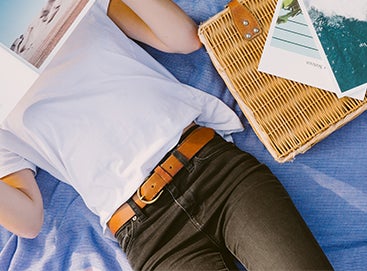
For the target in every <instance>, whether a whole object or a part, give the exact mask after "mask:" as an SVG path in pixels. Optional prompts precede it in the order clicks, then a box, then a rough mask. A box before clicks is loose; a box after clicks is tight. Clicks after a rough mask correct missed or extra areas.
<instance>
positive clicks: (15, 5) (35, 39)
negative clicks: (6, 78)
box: [0, 0, 89, 68]
mask: <svg viewBox="0 0 367 271" xmlns="http://www.w3.org/2000/svg"><path fill="white" fill-rule="evenodd" d="M88 2H89V0H78V1H76V0H32V1H21V0H8V1H1V2H0V26H1V28H0V29H1V31H0V42H1V43H2V44H3V45H4V46H5V47H7V48H9V49H10V50H12V51H13V52H14V53H16V54H17V55H19V56H20V57H21V58H23V59H24V60H26V61H27V62H29V63H30V64H32V65H33V66H34V67H36V68H40V67H41V65H42V64H43V63H44V62H45V60H46V59H47V57H48V56H49V55H50V54H51V52H52V51H53V49H54V48H55V46H56V45H57V43H58V42H59V41H60V39H61V38H62V37H63V35H64V34H65V32H66V31H67V30H68V29H69V26H70V25H71V24H72V23H73V21H74V20H75V18H76V17H77V16H78V15H79V13H80V11H81V10H82V9H83V8H84V7H85V6H86V4H87V3H88Z"/></svg>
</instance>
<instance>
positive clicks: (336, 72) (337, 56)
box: [259, 0, 367, 100]
mask: <svg viewBox="0 0 367 271" xmlns="http://www.w3.org/2000/svg"><path fill="white" fill-rule="evenodd" d="M259 71H261V72H266V73H269V74H273V75H276V76H279V77H283V78H286V79H289V80H293V81H296V82H300V83H303V84H307V85H310V86H313V87H317V88H320V89H324V90H327V91H331V92H334V93H336V94H337V96H338V97H343V96H349V97H352V98H357V99H360V100H363V99H364V97H365V93H366V90H367V1H365V0H354V1H347V0H278V3H277V7H276V10H275V14H274V17H273V20H272V23H271V27H270V29H269V33H268V37H267V40H266V44H265V48H264V51H263V54H262V56H261V59H260V63H259Z"/></svg>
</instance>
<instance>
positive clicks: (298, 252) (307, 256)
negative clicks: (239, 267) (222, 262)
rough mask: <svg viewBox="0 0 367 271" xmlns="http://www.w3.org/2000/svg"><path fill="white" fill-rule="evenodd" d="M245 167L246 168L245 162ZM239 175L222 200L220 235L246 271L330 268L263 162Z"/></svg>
mask: <svg viewBox="0 0 367 271" xmlns="http://www.w3.org/2000/svg"><path fill="white" fill-rule="evenodd" d="M245 168H248V167H247V166H245ZM238 178H243V180H242V181H241V182H239V183H238V186H237V187H236V189H234V190H233V192H232V193H231V195H230V197H229V198H228V200H227V202H226V205H225V207H224V210H226V212H225V214H224V216H223V217H224V218H223V219H224V222H222V223H221V224H223V225H225V227H223V235H224V240H225V243H226V245H227V247H228V249H229V250H230V251H231V252H232V253H233V254H234V255H236V257H237V258H238V259H239V260H240V261H241V262H242V263H243V264H244V265H245V267H246V268H248V269H249V270H332V267H331V265H330V263H329V261H328V259H327V258H326V256H325V255H324V253H323V251H322V250H321V248H320V246H319V245H318V243H317V241H316V240H315V238H314V236H313V235H312V233H311V231H310V230H309V228H308V227H307V225H306V224H305V222H304V220H303V219H302V217H301V216H300V214H299V212H298V211H297V209H296V208H295V206H294V204H293V202H292V200H291V199H290V197H289V195H288V193H287V192H286V191H285V189H284V188H283V186H282V185H281V183H280V182H279V181H278V180H277V178H276V177H275V176H274V175H273V174H272V173H271V172H270V170H268V168H267V167H265V166H258V167H256V170H253V171H251V172H249V173H245V174H243V175H242V174H239V175H238Z"/></svg>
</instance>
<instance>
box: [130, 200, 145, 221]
mask: <svg viewBox="0 0 367 271" xmlns="http://www.w3.org/2000/svg"><path fill="white" fill-rule="evenodd" d="M126 203H127V204H129V206H130V207H131V209H133V211H134V212H135V215H136V216H137V218H138V219H139V220H140V221H141V222H143V221H145V220H146V219H147V216H146V215H145V214H144V213H143V211H142V209H141V208H139V206H138V205H137V204H136V203H135V201H134V200H133V198H132V197H131V198H130V199H128V200H127V202H126Z"/></svg>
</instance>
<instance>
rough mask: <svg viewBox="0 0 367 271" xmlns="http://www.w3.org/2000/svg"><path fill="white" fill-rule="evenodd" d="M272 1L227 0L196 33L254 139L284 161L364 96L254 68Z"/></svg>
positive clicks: (354, 111) (350, 113)
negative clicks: (337, 92)
mask: <svg viewBox="0 0 367 271" xmlns="http://www.w3.org/2000/svg"><path fill="white" fill-rule="evenodd" d="M276 3H277V0H263V1H260V0H232V1H231V2H230V3H229V4H228V6H227V7H225V8H224V10H222V11H221V12H219V13H218V14H216V15H214V16H213V17H212V18H210V19H208V20H207V21H206V22H204V23H202V24H201V25H200V27H199V37H200V40H201V42H202V43H203V44H204V46H205V48H206V50H207V52H208V53H209V56H210V58H211V60H212V62H213V64H214V66H215V67H216V69H217V71H218V72H219V74H220V75H221V77H222V78H223V80H224V81H225V83H226V85H227V87H228V89H229V91H230V92H231V93H232V95H233V96H234V98H235V99H236V101H237V103H238V104H239V106H240V108H241V110H242V111H243V113H244V115H245V116H246V118H247V119H248V121H249V123H250V125H251V126H252V128H253V130H254V131H255V133H256V134H257V136H258V137H259V139H260V140H261V141H262V143H263V144H264V145H265V146H266V148H267V149H268V151H269V152H270V153H271V155H272V156H273V157H274V159H275V160H276V161H278V162H285V161H289V160H291V159H293V158H294V157H295V156H296V155H297V154H299V153H304V152H305V151H307V150H308V149H309V148H310V147H311V146H313V145H314V144H315V143H317V142H319V141H320V140H321V139H323V138H325V137H326V136H328V135H329V134H330V133H332V132H333V131H335V130H336V129H338V128H339V127H341V126H343V125H344V124H346V123H347V122H349V121H350V120H352V119H353V118H355V117H357V116H358V115H360V114H361V113H362V112H363V111H365V110H366V108H367V98H365V99H364V101H360V100H357V99H352V98H346V97H344V98H341V99H339V98H337V96H336V95H335V94H334V93H331V92H328V91H324V90H321V89H317V88H313V87H310V86H307V85H303V84H300V83H296V82H293V81H290V80H286V79H283V78H279V77H276V76H272V75H269V74H265V73H261V72H259V71H258V70H257V67H258V63H259V60H260V57H261V53H262V49H263V48H264V44H265V40H266V36H267V33H268V30H269V27H270V23H271V20H272V16H273V14H274V11H275V7H276ZM244 21H246V24H244V23H243V22H244Z"/></svg>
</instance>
